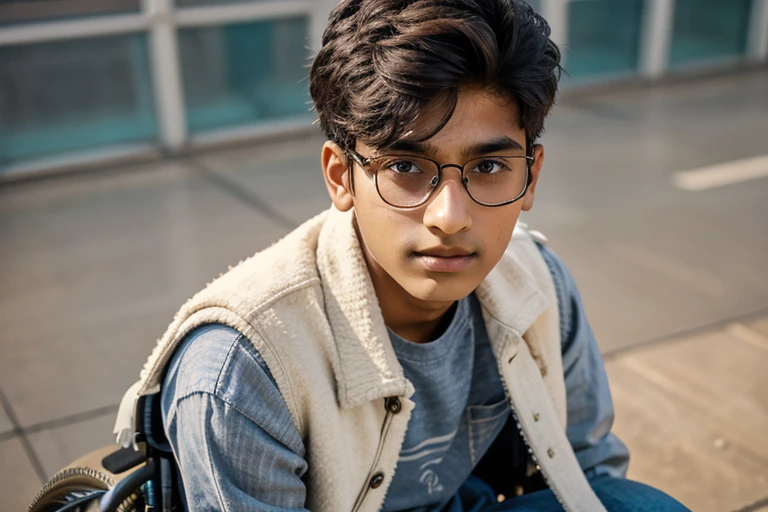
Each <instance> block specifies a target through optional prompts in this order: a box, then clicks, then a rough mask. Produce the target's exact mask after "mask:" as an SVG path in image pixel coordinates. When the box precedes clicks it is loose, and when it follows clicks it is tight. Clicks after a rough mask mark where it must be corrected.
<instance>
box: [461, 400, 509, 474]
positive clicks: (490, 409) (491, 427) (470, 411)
mask: <svg viewBox="0 0 768 512" xmlns="http://www.w3.org/2000/svg"><path fill="white" fill-rule="evenodd" d="M509 415H510V408H509V402H507V400H506V398H505V399H504V400H502V401H500V402H497V403H495V404H491V405H470V406H469V407H467V424H468V434H469V455H470V458H471V460H472V466H473V467H474V466H476V465H477V463H478V462H479V461H480V459H481V458H483V455H485V452H486V451H488V448H489V447H490V446H491V444H492V443H493V441H494V439H496V436H498V435H499V432H501V429H502V428H503V427H504V424H505V423H506V422H507V418H509Z"/></svg>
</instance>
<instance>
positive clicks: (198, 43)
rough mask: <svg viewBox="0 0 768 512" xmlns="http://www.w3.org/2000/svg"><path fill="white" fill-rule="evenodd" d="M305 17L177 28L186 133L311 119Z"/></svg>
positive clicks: (306, 23) (306, 24)
mask: <svg viewBox="0 0 768 512" xmlns="http://www.w3.org/2000/svg"><path fill="white" fill-rule="evenodd" d="M307 30H308V22H307V19H306V18H304V17H301V18H289V19H281V20H270V21H259V22H255V23H243V24H236V25H226V26H219V27H202V28H190V29H184V30H181V31H180V32H179V48H180V54H181V68H182V79H183V82H184V101H185V103H186V110H187V126H188V128H189V131H190V133H198V132H201V131H205V130H210V129H215V128H220V127H228V126H237V125H243V124H252V123H258V122H264V121H270V120H279V119H285V118H291V117H298V116H302V115H303V116H307V117H308V118H309V109H310V103H309V101H310V98H309V87H308V80H307V77H308V75H309V68H308V64H309V50H308V49H307V46H308V44H307Z"/></svg>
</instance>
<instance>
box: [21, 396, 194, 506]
mask: <svg viewBox="0 0 768 512" xmlns="http://www.w3.org/2000/svg"><path fill="white" fill-rule="evenodd" d="M138 400H139V402H138V403H137V408H136V410H137V411H139V412H140V413H141V412H143V414H139V416H140V417H138V418H136V434H135V437H134V439H133V440H132V442H131V443H129V446H127V447H126V446H119V445H112V446H105V447H103V448H100V449H98V450H95V451H93V452H91V453H89V454H88V455H86V456H84V457H82V458H80V459H78V460H76V461H75V462H73V463H72V464H70V465H69V466H67V467H66V468H64V469H62V470H61V471H59V472H58V473H56V474H55V475H53V477H51V479H50V480H49V481H48V482H47V483H46V484H45V485H44V486H43V488H42V489H41V490H40V492H39V493H38V494H37V496H35V498H34V500H33V501H32V503H31V505H30V506H29V511H30V512H149V511H152V512H171V511H178V512H181V511H182V510H184V507H183V504H182V503H181V498H180V493H179V492H178V472H177V468H176V463H175V459H174V457H173V453H172V452H171V449H170V444H169V443H168V440H167V439H166V438H165V432H164V430H163V424H162V416H161V413H160V394H159V393H157V394H155V395H148V396H143V397H139V399H138Z"/></svg>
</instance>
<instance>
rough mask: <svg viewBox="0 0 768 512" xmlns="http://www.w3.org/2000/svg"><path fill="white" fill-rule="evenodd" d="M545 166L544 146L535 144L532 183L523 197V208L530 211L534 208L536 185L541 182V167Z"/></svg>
mask: <svg viewBox="0 0 768 512" xmlns="http://www.w3.org/2000/svg"><path fill="white" fill-rule="evenodd" d="M542 167H544V146H542V145H541V144H536V145H534V146H533V163H532V164H531V183H530V184H529V185H528V190H527V191H526V192H525V196H524V197H523V210H524V211H526V212H527V211H528V210H530V209H531V208H533V198H534V196H535V194H536V185H537V184H538V182H539V175H541V169H542Z"/></svg>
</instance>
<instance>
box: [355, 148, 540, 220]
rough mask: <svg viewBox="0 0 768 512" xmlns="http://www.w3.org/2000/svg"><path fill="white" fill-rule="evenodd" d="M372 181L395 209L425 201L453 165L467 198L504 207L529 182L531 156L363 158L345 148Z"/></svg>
mask: <svg viewBox="0 0 768 512" xmlns="http://www.w3.org/2000/svg"><path fill="white" fill-rule="evenodd" d="M347 152H348V154H349V156H350V157H351V158H352V160H354V161H355V162H356V163H357V164H358V165H359V166H360V167H361V168H362V169H363V171H365V173H366V174H367V175H368V177H369V178H371V180H372V181H373V184H374V186H375V187H376V191H377V192H378V193H379V196H380V197H381V199H382V200H383V201H384V202H385V203H387V204H389V205H390V206H394V207H396V208H416V207H418V206H421V205H423V204H424V203H426V202H427V200H428V199H429V197H430V196H431V195H432V192H433V191H434V190H435V189H437V187H438V185H440V182H441V181H442V177H443V170H444V169H447V168H449V167H453V168H456V169H458V170H459V172H460V173H461V184H462V185H464V189H466V191H467V194H469V197H470V198H471V199H472V200H473V201H474V202H476V203H478V204H480V205H483V206H491V207H494V206H504V205H507V204H510V203H514V202H515V201H517V200H518V199H520V198H521V197H523V196H524V195H525V192H526V190H527V189H528V185H529V184H530V181H531V180H530V177H531V174H530V165H531V164H532V163H533V157H532V156H525V155H515V156H482V157H478V158H473V159H471V160H468V161H467V162H466V163H465V164H464V165H457V164H442V165H440V164H439V163H438V162H435V161H434V160H432V159H430V158H424V157H417V156H410V155H382V156H377V157H373V158H363V157H362V156H361V155H360V154H358V153H357V152H355V151H352V150H348V151H347Z"/></svg>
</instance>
